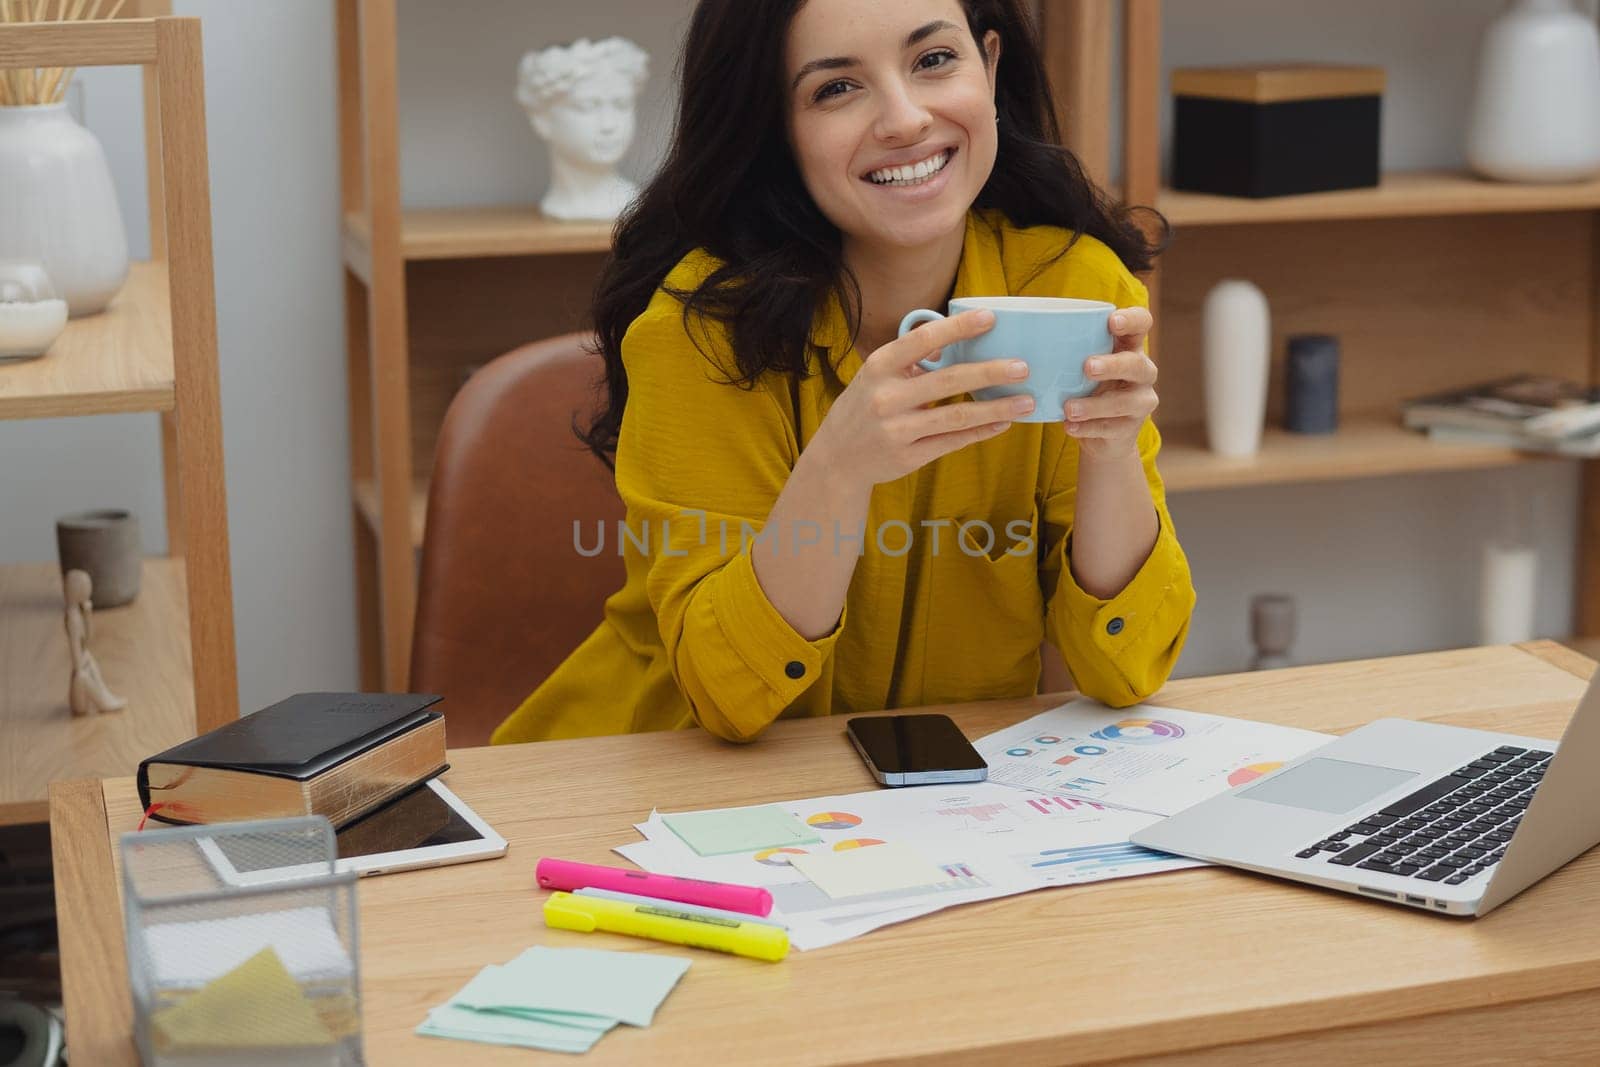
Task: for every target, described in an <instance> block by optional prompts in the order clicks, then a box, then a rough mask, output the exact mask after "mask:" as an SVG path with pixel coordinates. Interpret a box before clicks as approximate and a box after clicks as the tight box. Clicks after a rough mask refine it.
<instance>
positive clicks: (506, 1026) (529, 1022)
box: [417, 1004, 606, 1052]
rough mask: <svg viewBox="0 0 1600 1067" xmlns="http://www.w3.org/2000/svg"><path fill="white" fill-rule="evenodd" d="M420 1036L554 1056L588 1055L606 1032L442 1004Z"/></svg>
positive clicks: (423, 1025) (429, 1016)
mask: <svg viewBox="0 0 1600 1067" xmlns="http://www.w3.org/2000/svg"><path fill="white" fill-rule="evenodd" d="M417 1033H419V1034H422V1035H423V1036H425V1037H448V1038H454V1039H456V1040H458V1041H478V1042H481V1043H484V1044H490V1045H516V1046H520V1047H522V1048H540V1049H546V1050H548V1051H550V1052H588V1051H589V1050H590V1049H591V1048H593V1047H594V1043H595V1042H596V1041H599V1040H600V1039H601V1038H602V1037H604V1036H605V1033H606V1031H605V1030H591V1029H585V1028H582V1027H576V1026H565V1025H561V1024H559V1023H551V1022H547V1021H543V1020H535V1019H524V1018H521V1017H518V1016H514V1015H500V1014H495V1013H491V1012H478V1011H473V1010H472V1009H470V1008H462V1007H457V1006H455V1005H454V1004H442V1005H440V1006H439V1007H437V1008H434V1009H433V1010H432V1011H430V1012H428V1017H427V1019H425V1020H424V1021H423V1023H422V1025H421V1026H418V1027H417Z"/></svg>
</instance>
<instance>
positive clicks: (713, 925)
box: [544, 893, 789, 961]
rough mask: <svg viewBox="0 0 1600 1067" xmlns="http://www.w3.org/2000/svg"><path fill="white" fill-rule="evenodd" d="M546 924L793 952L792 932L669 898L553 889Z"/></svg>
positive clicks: (762, 955) (768, 955) (753, 951)
mask: <svg viewBox="0 0 1600 1067" xmlns="http://www.w3.org/2000/svg"><path fill="white" fill-rule="evenodd" d="M544 924H545V925H546V926H550V927H553V928H555V929H557V930H577V931H578V932H580V933H585V934H587V933H593V932H594V931H596V930H605V931H608V932H610V933H613V934H629V935H631V936H633V937H648V938H650V939H651V940H653V941H667V942H670V943H672V944H674V945H688V946H689V947H690V948H708V949H710V950H711V951H713V952H731V953H732V954H734V955H735V956H749V957H750V958H751V959H756V960H774V961H775V960H781V959H783V958H784V957H785V956H787V955H788V954H789V932H788V931H787V930H784V929H782V928H781V927H777V926H772V925H770V924H766V923H755V922H739V921H737V920H735V919H725V918H722V917H720V916H716V915H705V914H700V913H696V912H692V911H679V910H678V909H677V908H674V907H673V906H672V903H671V902H670V901H662V902H661V903H659V904H631V903H627V902H624V901H620V900H604V899H602V898H599V897H579V896H574V895H573V894H571V893H551V894H550V899H548V900H546V901H545V902H544Z"/></svg>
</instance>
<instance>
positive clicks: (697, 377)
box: [616, 292, 844, 741]
mask: <svg viewBox="0 0 1600 1067" xmlns="http://www.w3.org/2000/svg"><path fill="white" fill-rule="evenodd" d="M691 321H694V320H691ZM721 336H722V335H721V331H720V329H716V330H712V331H707V332H705V333H702V332H701V330H700V329H699V328H698V325H696V327H695V333H694V336H693V337H691V336H690V334H689V332H688V331H686V329H685V323H684V319H683V308H682V305H681V304H680V303H679V301H678V300H677V299H676V298H674V297H672V296H670V295H668V294H667V293H664V292H657V293H656V295H655V297H654V299H653V300H652V301H651V304H650V306H649V308H647V309H646V311H645V313H644V314H643V315H641V316H640V317H639V318H638V319H636V320H635V321H634V323H633V324H632V325H631V326H630V327H629V329H628V333H627V335H626V336H625V337H624V338H623V342H622V359H623V364H624V366H625V367H626V369H627V374H628V403H627V407H626V409H625V411H624V415H623V421H622V428H621V432H620V434H619V439H618V443H617V458H616V475H617V489H618V491H619V492H620V493H621V495H622V500H623V503H624V504H625V505H626V508H627V519H626V521H627V523H628V525H629V528H630V536H631V537H634V538H637V537H639V536H640V534H641V532H647V536H649V537H651V538H653V539H655V540H653V541H652V545H651V547H652V548H653V549H654V550H655V551H653V552H651V551H647V555H648V556H649V560H648V568H649V570H648V574H647V576H646V581H645V589H646V593H647V595H648V598H649V601H650V605H651V607H652V608H653V609H654V611H655V614H656V618H657V620H658V622H659V625H660V630H661V639H662V642H663V645H664V646H665V650H666V655H667V658H668V660H669V664H670V668H671V671H672V676H673V679H674V680H675V681H676V682H677V685H678V687H679V689H680V690H681V691H682V693H683V695H684V697H685V699H686V700H687V701H688V703H689V706H690V709H691V711H692V713H693V715H694V717H695V721H697V722H698V723H699V724H700V725H701V726H703V727H704V728H705V729H707V730H709V731H711V732H712V733H714V734H717V735H718V736H720V737H724V738H727V739H729V740H732V741H748V740H752V739H753V738H754V737H755V736H756V735H757V734H759V733H760V732H761V730H762V729H763V728H765V727H766V726H767V725H768V724H769V723H771V722H772V721H773V720H774V719H776V718H777V717H778V715H779V714H780V713H781V712H782V711H783V710H784V709H785V708H786V707H788V706H789V705H790V704H791V703H793V702H794V701H795V699H796V698H798V697H799V696H800V695H801V694H802V693H804V692H805V691H806V690H807V689H809V688H810V687H811V685H812V684H814V683H815V682H816V681H817V680H818V678H820V677H821V675H822V665H823V663H824V661H825V660H826V659H827V658H828V657H829V655H830V653H831V652H832V649H833V645H834V643H835V641H836V640H837V638H838V635H839V632H840V630H841V629H842V627H843V624H844V619H843V617H841V618H840V621H839V624H838V625H837V626H836V627H835V629H834V630H833V632H832V633H830V634H827V635H824V636H823V637H821V638H819V639H817V640H815V641H807V640H806V639H805V638H804V637H802V636H801V635H800V634H798V633H796V632H795V630H794V628H793V627H792V626H790V625H789V623H788V621H787V620H785V619H784V617H783V616H782V615H780V614H779V613H778V611H777V609H776V608H774V607H773V606H772V602H771V601H770V600H768V599H767V596H766V593H765V592H764V591H763V590H762V588H761V585H760V582H759V581H758V580H757V579H756V574H755V569H754V567H753V565H752V561H751V556H750V547H751V544H752V543H753V542H754V539H755V538H757V537H758V536H759V535H760V533H761V531H762V529H763V526H764V524H765V522H766V518H767V515H768V514H769V513H770V512H771V510H772V506H773V504H774V503H775V502H776V501H777V499H778V494H779V493H780V492H781V491H782V490H783V487H784V484H785V483H786V482H787V481H788V478H789V474H790V472H791V471H792V470H793V469H794V464H795V461H796V459H797V458H798V457H799V452H800V446H799V442H798V441H797V439H796V434H795V424H794V420H793V418H792V417H791V416H790V413H788V412H787V411H786V410H785V405H786V403H787V400H786V398H780V396H779V395H778V393H777V392H776V391H774V389H773V388H772V387H771V383H770V382H768V381H761V382H758V383H757V384H756V385H755V386H753V387H748V388H747V387H741V386H733V385H730V384H728V379H729V373H728V371H729V369H731V367H732V361H731V359H730V358H729V357H728V356H727V355H726V346H725V342H723V341H722V340H721ZM696 341H699V347H696V343H695V342H696ZM702 348H703V349H704V350H705V351H704V353H703V352H702V351H701V349H702ZM685 412H692V413H693V417H692V418H687V419H686V418H684V413H685Z"/></svg>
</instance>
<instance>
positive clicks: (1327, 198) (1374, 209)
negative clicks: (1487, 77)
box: [1156, 171, 1600, 226]
mask: <svg viewBox="0 0 1600 1067" xmlns="http://www.w3.org/2000/svg"><path fill="white" fill-rule="evenodd" d="M1156 206H1157V207H1158V208H1159V209H1160V211H1161V213H1162V214H1163V215H1165V216H1166V217H1167V218H1168V220H1170V221H1171V222H1172V224H1173V225H1174V226H1219V225H1236V224H1249V223H1266V222H1314V221H1318V220H1324V219H1377V218H1390V217H1399V216H1417V215H1481V214H1499V213H1513V212H1527V211H1589V210H1593V209H1596V208H1600V181H1590V182H1578V183H1575V184H1569V185H1521V184H1512V183H1506V182H1491V181H1484V180H1483V179H1480V178H1476V177H1474V176H1472V175H1471V174H1467V173H1463V172H1457V171H1400V172H1395V173H1392V174H1386V175H1384V177H1383V182H1382V184H1381V185H1379V186H1378V187H1377V188H1375V189H1347V190H1341V191H1339V192H1333V193H1306V194H1303V195H1301V196H1277V197H1268V198H1264V199H1259V200H1256V199H1251V198H1249V197H1234V196H1212V195H1210V194H1206V193H1185V192H1178V191H1177V190H1174V189H1163V190H1162V191H1161V195H1160V197H1159V198H1157V201H1156Z"/></svg>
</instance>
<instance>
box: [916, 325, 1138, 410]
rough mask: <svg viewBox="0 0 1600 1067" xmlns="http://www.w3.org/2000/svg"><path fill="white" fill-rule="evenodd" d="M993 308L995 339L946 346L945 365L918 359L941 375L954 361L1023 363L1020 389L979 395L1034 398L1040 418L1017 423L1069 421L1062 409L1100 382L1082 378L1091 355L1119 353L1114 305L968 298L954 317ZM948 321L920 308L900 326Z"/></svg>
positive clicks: (942, 360) (995, 389)
mask: <svg viewBox="0 0 1600 1067" xmlns="http://www.w3.org/2000/svg"><path fill="white" fill-rule="evenodd" d="M977 308H988V309H989V310H990V311H993V312H994V326H993V328H991V329H990V330H989V332H988V333H984V334H979V335H978V336H977V337H973V338H969V339H967V340H965V341H958V342H957V343H955V344H952V345H945V346H944V349H943V351H942V352H941V354H940V357H939V359H938V360H936V361H935V360H926V359H923V360H918V361H917V362H918V363H919V364H920V365H921V367H922V369H923V370H929V371H932V370H938V369H939V368H940V367H948V366H950V365H951V364H952V363H973V362H978V361H982V360H989V359H1020V360H1022V361H1024V362H1025V363H1027V364H1028V377H1027V378H1026V379H1024V380H1023V381H1020V382H1017V383H1015V384H1014V385H992V386H988V387H986V388H983V389H979V390H977V391H976V392H974V393H973V396H975V397H977V398H978V399H979V400H995V399H998V398H1000V397H1003V396H1031V397H1033V400H1034V408H1033V412H1032V413H1031V414H1028V415H1023V416H1021V417H1020V418H1017V419H1015V420H1013V421H1015V422H1062V421H1064V420H1065V419H1066V417H1067V414H1066V412H1065V411H1064V410H1063V408H1064V406H1065V405H1066V402H1067V401H1068V400H1070V399H1072V398H1073V397H1079V396H1088V395H1089V394H1090V393H1092V392H1094V391H1095V389H1096V388H1097V387H1098V385H1099V383H1098V382H1095V381H1094V380H1092V379H1091V378H1089V376H1088V375H1086V374H1084V372H1083V364H1084V361H1085V360H1087V359H1088V358H1089V357H1090V356H1103V355H1106V354H1108V353H1110V352H1111V351H1112V349H1113V347H1114V342H1113V340H1112V337H1111V328H1110V320H1111V313H1112V312H1113V311H1115V310H1117V308H1116V305H1115V304H1107V303H1104V302H1102V301H1099V300H1075V299H1072V298H1070V297H1051V296H962V297H957V298H956V299H954V300H952V301H950V314H952V315H959V314H961V313H962V312H963V311H973V310H975V309H977ZM942 318H944V316H943V315H941V314H940V313H939V312H937V311H932V310H930V309H928V308H918V309H917V310H915V311H913V312H911V313H910V314H908V315H907V316H906V317H905V318H904V319H902V320H901V321H900V336H902V337H904V336H905V335H906V333H907V332H908V331H910V330H912V329H915V328H916V327H918V326H920V325H922V324H923V323H925V322H932V321H934V320H935V319H942Z"/></svg>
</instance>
